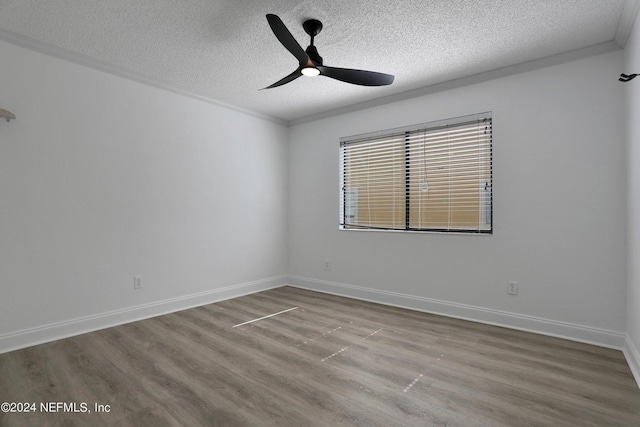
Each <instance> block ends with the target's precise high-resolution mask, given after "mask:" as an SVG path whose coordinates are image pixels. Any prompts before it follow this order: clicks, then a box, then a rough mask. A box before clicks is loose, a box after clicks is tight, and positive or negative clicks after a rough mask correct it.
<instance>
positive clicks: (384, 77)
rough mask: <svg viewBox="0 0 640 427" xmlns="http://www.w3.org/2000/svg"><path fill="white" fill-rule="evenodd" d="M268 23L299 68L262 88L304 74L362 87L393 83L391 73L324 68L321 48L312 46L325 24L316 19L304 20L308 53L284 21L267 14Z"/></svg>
mask: <svg viewBox="0 0 640 427" xmlns="http://www.w3.org/2000/svg"><path fill="white" fill-rule="evenodd" d="M267 21H268V22H269V26H270V27H271V30H272V31H273V34H275V36H276V37H277V39H278V40H279V41H280V43H282V45H283V46H284V47H285V48H286V49H287V50H288V51H289V52H291V54H292V55H293V56H295V57H296V59H297V60H298V63H299V65H298V68H297V69H296V70H295V71H294V72H293V73H291V74H289V75H288V76H286V77H284V78H283V79H281V80H278V81H277V82H275V83H274V84H272V85H270V86H267V87H265V88H263V89H271V88H274V87H278V86H282V85H284V84H287V83H289V82H291V81H293V80H295V79H297V78H298V77H300V76H302V75H305V76H310V77H313V76H317V75H321V76H326V77H331V78H332V79H336V80H340V81H343V82H347V83H352V84H356V85H361V86H385V85H390V84H391V83H393V76H392V75H390V74H384V73H377V72H375V71H366V70H353V69H350V68H336V67H328V66H325V65H323V64H322V57H321V56H320V55H319V54H318V49H316V47H315V46H314V45H313V40H314V38H315V36H317V35H318V34H319V33H320V31H321V30H322V22H320V21H318V20H317V19H309V20H307V21H304V23H303V24H302V27H303V28H304V31H305V32H306V33H307V34H309V35H310V36H311V44H310V45H309V46H308V47H307V49H306V50H303V49H302V47H301V46H300V45H299V44H298V42H297V41H296V39H295V38H293V36H292V35H291V33H290V32H289V30H288V29H287V27H286V26H285V25H284V23H283V22H282V19H280V18H279V17H278V16H277V15H273V14H267Z"/></svg>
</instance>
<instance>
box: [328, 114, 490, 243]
mask: <svg viewBox="0 0 640 427" xmlns="http://www.w3.org/2000/svg"><path fill="white" fill-rule="evenodd" d="M340 151H341V203H340V226H341V228H343V229H380V230H409V231H443V232H447V231H454V232H474V233H491V231H492V191H491V190H492V156H491V155H492V117H491V113H482V114H477V115H473V116H466V117H460V118H456V119H450V120H446V121H440V122H434V123H426V124H423V125H418V126H412V127H410V128H404V129H393V130H389V131H383V132H377V133H375V134H367V135H360V136H355V137H348V138H343V139H342V140H341V141H340Z"/></svg>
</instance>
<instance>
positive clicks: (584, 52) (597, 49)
mask: <svg viewBox="0 0 640 427" xmlns="http://www.w3.org/2000/svg"><path fill="white" fill-rule="evenodd" d="M616 50H620V46H619V45H618V43H617V42H615V41H613V40H612V41H609V42H605V43H599V44H596V45H592V46H588V47H585V48H582V49H576V50H571V51H568V52H564V53H559V54H557V55H551V56H546V57H544V58H539V59H534V60H532V61H526V62H521V63H519V64H515V65H509V66H507V67H502V68H497V69H495V70H490V71H486V72H484V73H478V74H472V75H469V76H466V77H460V78H458V79H454V80H448V81H445V82H442V83H436V84H433V85H429V86H424V87H421V88H418V89H412V90H409V91H406V92H401V93H396V94H393V95H389V96H385V97H382V98H376V99H372V100H370V101H365V102H361V103H358V104H353V105H348V106H346V107H341V108H336V109H333V110H330V111H324V112H322V113H317V114H312V115H310V116H306V117H301V118H299V119H295V120H291V121H290V122H289V126H290V127H292V126H297V125H300V124H303V123H308V122H315V121H317V120H322V119H326V118H328V117H333V116H339V115H342V114H347V113H352V112H355V111H360V110H365V109H368V108H374V107H379V106H381V105H385V104H391V103H394V102H400V101H405V100H407V99H411V98H417V97H420V96H425V95H431V94H433V93H437V92H444V91H447V90H452V89H457V88H460V87H464V86H470V85H473V84H477V83H482V82H486V81H489V80H495V79H499V78H502V77H508V76H512V75H516V74H520V73H525V72H527V71H533V70H538V69H541V68H547V67H551V66H554V65H560V64H564V63H566V62H571V61H576V60H579V59H583V58H588V57H591V56H596V55H601V54H603V53H609V52H613V51H616Z"/></svg>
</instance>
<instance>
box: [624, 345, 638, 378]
mask: <svg viewBox="0 0 640 427" xmlns="http://www.w3.org/2000/svg"><path fill="white" fill-rule="evenodd" d="M623 351H624V357H625V358H626V359H627V363H628V364H629V368H631V373H632V374H633V378H635V379H636V384H638V388H640V352H638V348H637V347H636V346H635V345H634V343H633V341H631V337H629V334H627V335H626V336H625V346H624V350H623Z"/></svg>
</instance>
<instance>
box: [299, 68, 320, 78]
mask: <svg viewBox="0 0 640 427" xmlns="http://www.w3.org/2000/svg"><path fill="white" fill-rule="evenodd" d="M300 72H301V73H302V74H304V75H305V76H307V77H315V76H318V75H320V70H318V69H317V68H316V67H304V68H303V69H302V70H300Z"/></svg>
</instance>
